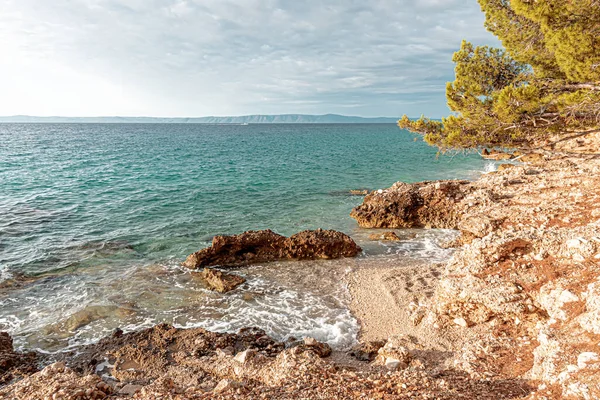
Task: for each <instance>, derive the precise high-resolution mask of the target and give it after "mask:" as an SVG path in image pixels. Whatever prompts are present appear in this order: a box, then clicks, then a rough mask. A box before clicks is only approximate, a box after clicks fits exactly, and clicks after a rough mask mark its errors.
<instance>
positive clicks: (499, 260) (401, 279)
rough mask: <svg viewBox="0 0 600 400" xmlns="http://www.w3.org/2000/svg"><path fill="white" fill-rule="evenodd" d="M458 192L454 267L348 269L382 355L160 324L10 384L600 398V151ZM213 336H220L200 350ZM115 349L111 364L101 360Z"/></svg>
mask: <svg viewBox="0 0 600 400" xmlns="http://www.w3.org/2000/svg"><path fill="white" fill-rule="evenodd" d="M596 146H597V145H596ZM596 148H597V147H596ZM566 150H568V148H567V149H566ZM435 184H436V183H435V182H434V183H432V185H435ZM434 189H435V186H434ZM394 190H397V188H396V189H394V188H392V189H388V190H384V191H382V192H383V195H386V193H388V192H390V191H394ZM436 190H438V189H436ZM460 193H461V195H460V196H454V197H448V196H447V197H446V198H445V200H447V201H448V202H447V203H443V206H444V207H446V208H445V209H444V213H436V214H435V221H434V220H433V219H432V220H431V221H430V222H431V227H436V224H438V225H441V226H439V227H444V228H446V227H448V225H452V224H454V225H456V228H458V229H459V230H460V231H461V232H462V238H461V240H460V242H461V243H457V245H459V247H458V249H457V251H456V253H455V254H454V256H453V257H452V258H451V259H450V260H449V261H448V262H447V263H445V264H444V265H432V266H427V265H418V264H415V265H410V266H389V265H381V266H373V265H371V266H369V267H363V268H361V267H360V266H357V267H356V268H355V270H354V271H351V272H350V273H349V275H348V276H347V278H346V279H347V284H348V287H349V290H350V293H351V295H352V304H351V309H352V311H353V313H354V315H355V316H356V317H357V318H358V319H359V320H360V321H361V325H362V327H361V336H360V339H361V342H363V343H364V344H366V343H368V342H373V341H378V340H379V341H384V342H385V341H387V343H386V345H385V346H384V347H383V348H382V349H380V350H379V351H377V349H375V351H372V352H371V353H372V354H371V356H372V358H373V359H374V361H373V362H365V361H362V362H357V361H353V362H349V361H348V358H347V356H343V355H340V354H334V357H329V358H328V357H327V355H326V354H327V350H326V347H324V345H321V344H319V343H314V342H312V341H304V342H302V341H300V342H299V343H294V344H293V345H289V344H288V345H284V344H277V343H275V342H273V341H269V340H268V339H266V337H265V335H264V333H260V332H257V333H255V334H253V335H252V336H251V338H248V337H247V336H244V335H243V334H241V335H225V336H220V335H218V334H210V333H206V332H205V331H203V330H198V329H189V330H185V329H175V328H170V327H168V326H166V327H165V326H162V327H156V328H151V329H150V330H146V331H142V332H137V333H132V334H125V335H123V334H122V333H119V332H116V333H115V334H114V335H113V336H112V337H108V338H106V339H104V340H103V341H101V343H100V344H98V345H92V346H90V347H89V348H87V349H86V350H85V351H83V352H81V353H80V354H78V355H73V354H71V355H66V356H65V360H64V362H65V363H64V364H63V363H59V364H53V365H52V366H49V367H46V368H45V369H44V370H42V371H41V372H39V373H36V374H33V375H29V376H28V373H23V374H22V375H21V376H22V377H24V379H23V380H21V381H20V382H17V383H13V384H12V385H10V386H5V387H0V396H9V397H8V398H11V397H10V396H13V397H15V398H19V399H21V398H23V399H28V398H31V399H34V398H43V396H44V395H47V394H48V395H49V396H53V395H54V394H56V393H59V392H60V391H61V390H62V391H63V392H62V394H60V396H59V397H57V398H63V399H71V398H72V399H75V398H87V397H77V396H79V395H80V394H81V393H84V396H87V395H86V394H85V393H87V392H86V391H87V390H88V389H90V388H92V387H93V388H94V389H93V391H94V392H93V393H96V394H94V396H96V395H97V396H98V398H103V397H100V396H104V397H106V396H108V395H110V396H112V397H110V398H118V399H121V398H123V399H127V398H132V397H133V398H144V399H145V398H157V397H158V396H163V397H164V398H170V399H171V398H172V399H176V398H180V399H187V398H344V399H345V398H348V399H351V398H360V397H361V396H362V397H364V396H371V397H372V398H390V399H392V398H394V399H395V398H399V399H400V398H407V399H408V398H415V397H424V398H436V399H451V398H456V397H461V398H467V399H469V398H472V399H497V398H501V397H503V398H511V399H531V400H533V399H542V398H546V399H559V398H584V399H587V398H590V399H592V398H597V397H599V396H600V386H599V384H598V381H599V380H598V376H599V375H600V356H599V355H598V353H600V349H599V348H598V343H600V207H599V204H600V200H599V199H600V160H599V159H598V158H597V157H595V156H593V155H582V154H577V155H574V154H563V155H560V154H559V155H558V156H556V157H554V158H552V159H545V158H544V157H543V156H540V157H538V158H537V160H536V159H535V158H534V160H533V161H532V162H531V163H528V164H522V165H515V166H512V167H505V168H503V169H502V171H499V172H493V173H488V174H485V175H483V176H482V177H481V178H480V179H478V180H475V181H473V182H469V183H467V184H465V185H464V187H463V188H462V189H461V192H460ZM429 205H430V206H433V203H431V204H429ZM439 205H440V204H439V203H438V204H437V206H439ZM415 215H417V214H415ZM422 215H423V214H418V215H417V217H418V218H421V217H422ZM457 215H458V216H459V217H460V218H455V217H456V216H457ZM421 222H422V221H421ZM391 229H393V228H391ZM207 335H208V336H207ZM210 335H215V336H210ZM206 337H211V340H212V341H213V342H215V343H216V344H215V345H214V346H212V347H209V348H205V347H202V346H205V345H204V344H202V343H207V342H206V340H208V339H206ZM149 343H150V344H149ZM220 343H221V344H220ZM240 343H242V344H240ZM239 346H241V347H239ZM244 346H246V347H244ZM269 346H270V347H269ZM249 348H250V349H253V348H254V349H255V350H252V351H251V352H250V350H248V349H249ZM134 349H135V350H134ZM200 349H203V350H201V351H200ZM2 352H4V353H5V354H8V355H10V356H11V357H12V358H10V359H11V360H15V359H18V358H19V357H22V358H25V356H20V355H18V354H17V353H14V352H13V353H10V351H9V350H8V349H7V347H6V348H3V349H0V353H2ZM107 355H110V357H115V358H116V361H115V360H112V361H114V363H113V364H111V365H113V366H114V367H113V368H114V370H113V371H104V369H100V370H98V368H97V367H96V366H95V364H94V366H93V368H91V369H90V367H89V365H90V362H91V360H92V359H93V360H97V359H98V356H107ZM344 357H346V358H344ZM28 360H29V362H30V361H31V359H30V358H29V359H28ZM118 360H121V361H119V362H120V364H119V362H117V361H118ZM109 364H110V363H109ZM15 365H17V368H18V366H19V363H18V362H16V364H15ZM130 369H133V371H134V372H135V373H134V374H133V375H131V374H128V373H126V371H128V370H130ZM115 371H116V372H115ZM90 372H99V373H100V375H101V374H102V373H108V374H112V376H113V377H115V376H117V377H119V378H120V379H119V382H118V383H115V381H114V379H108V380H107V381H106V382H101V381H100V378H98V377H97V376H96V375H88V373H90ZM198 374H200V375H198ZM192 375H194V376H200V378H194V379H195V380H194V379H192ZM105 380H106V379H105ZM107 382H108V383H107ZM107 385H108V386H110V387H108V386H107ZM81 390H83V392H81ZM100 392H102V394H101V393H100ZM90 393H92V392H90ZM136 393H137V394H136ZM90 396H91V395H90ZM89 398H92V397H89Z"/></svg>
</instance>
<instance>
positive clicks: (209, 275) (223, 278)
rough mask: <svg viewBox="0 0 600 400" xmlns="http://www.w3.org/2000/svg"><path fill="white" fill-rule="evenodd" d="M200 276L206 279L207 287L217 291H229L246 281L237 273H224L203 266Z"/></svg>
mask: <svg viewBox="0 0 600 400" xmlns="http://www.w3.org/2000/svg"><path fill="white" fill-rule="evenodd" d="M202 276H203V277H204V279H205V280H206V283H207V284H208V287H209V288H210V289H211V290H216V291H217V292H219V293H227V292H231V291H232V290H234V289H235V288H237V287H238V286H240V285H241V284H243V283H245V282H246V279H244V278H242V277H241V276H239V275H234V274H226V273H225V272H222V271H217V270H216V269H212V268H204V271H203V272H202Z"/></svg>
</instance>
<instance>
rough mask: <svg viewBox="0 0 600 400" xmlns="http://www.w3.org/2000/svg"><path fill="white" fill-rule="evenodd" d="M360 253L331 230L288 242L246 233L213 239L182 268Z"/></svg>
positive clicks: (265, 234)
mask: <svg viewBox="0 0 600 400" xmlns="http://www.w3.org/2000/svg"><path fill="white" fill-rule="evenodd" d="M361 251H362V249H361V248H360V247H359V246H358V245H357V244H356V243H355V242H354V240H352V238H350V237H349V236H348V235H345V234H343V233H341V232H337V231H332V230H322V229H317V230H315V231H304V232H300V233H297V234H295V235H293V236H291V237H289V238H286V237H285V236H281V235H278V234H276V233H274V232H273V231H271V230H264V231H249V232H245V233H242V234H240V235H232V236H216V237H215V238H214V239H213V243H212V246H210V247H208V248H205V249H203V250H200V251H198V252H196V253H194V254H192V255H190V256H189V257H188V258H187V259H186V260H185V262H184V263H183V265H184V266H186V267H188V268H194V269H196V268H202V267H209V266H216V265H219V266H222V267H234V266H241V265H248V264H253V263H260V262H270V261H280V260H307V259H333V258H342V257H355V256H357V255H358V254H359V253H360V252H361Z"/></svg>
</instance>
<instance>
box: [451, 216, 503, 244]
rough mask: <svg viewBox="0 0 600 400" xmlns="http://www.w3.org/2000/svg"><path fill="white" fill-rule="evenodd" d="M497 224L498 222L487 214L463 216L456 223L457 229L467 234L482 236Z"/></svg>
mask: <svg viewBox="0 0 600 400" xmlns="http://www.w3.org/2000/svg"><path fill="white" fill-rule="evenodd" d="M497 226H498V222H497V221H495V220H493V219H492V218H490V217H488V216H487V215H472V216H467V217H466V218H463V219H462V220H461V221H460V222H459V223H458V229H459V230H460V231H461V232H462V233H463V234H467V236H473V237H476V238H482V237H484V236H486V235H487V234H489V233H490V232H492V231H493V230H494V229H496V227H497Z"/></svg>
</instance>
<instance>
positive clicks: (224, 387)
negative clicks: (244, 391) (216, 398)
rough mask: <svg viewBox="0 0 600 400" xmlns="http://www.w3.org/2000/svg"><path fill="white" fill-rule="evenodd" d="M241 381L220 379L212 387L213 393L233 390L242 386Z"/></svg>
mask: <svg viewBox="0 0 600 400" xmlns="http://www.w3.org/2000/svg"><path fill="white" fill-rule="evenodd" d="M243 386H244V384H243V383H242V382H238V381H234V380H233V379H222V380H221V381H220V382H219V383H218V384H217V386H216V387H215V388H214V389H213V392H214V393H224V392H227V391H229V390H235V389H239V388H241V387H243Z"/></svg>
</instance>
